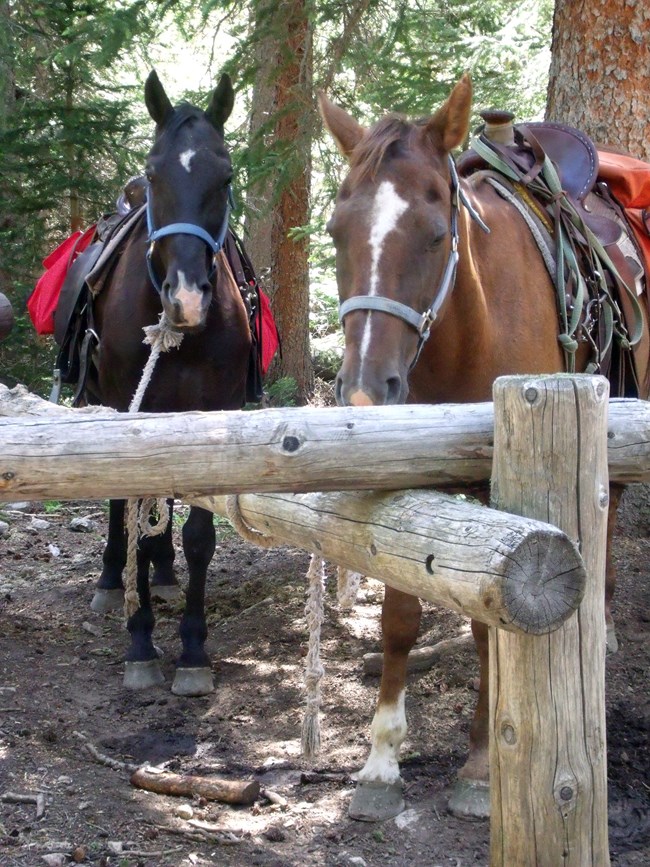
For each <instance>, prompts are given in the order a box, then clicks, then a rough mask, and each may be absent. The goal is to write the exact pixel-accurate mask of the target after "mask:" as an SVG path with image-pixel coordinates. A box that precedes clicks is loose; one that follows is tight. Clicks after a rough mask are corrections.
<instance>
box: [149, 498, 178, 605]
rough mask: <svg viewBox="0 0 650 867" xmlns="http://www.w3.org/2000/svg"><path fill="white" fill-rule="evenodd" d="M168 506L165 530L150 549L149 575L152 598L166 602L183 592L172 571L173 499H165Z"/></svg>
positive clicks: (174, 599)
mask: <svg viewBox="0 0 650 867" xmlns="http://www.w3.org/2000/svg"><path fill="white" fill-rule="evenodd" d="M167 506H168V507H169V521H168V523H167V527H166V528H165V532H164V533H162V534H161V536H160V538H159V541H158V544H157V545H156V546H155V548H154V550H153V551H152V555H151V556H152V560H151V562H152V565H153V575H152V576H151V594H152V596H153V597H154V599H164V600H165V601H166V602H175V601H176V600H177V599H179V598H180V597H181V596H182V595H183V592H182V590H181V588H180V587H179V584H178V579H177V578H176V572H175V571H174V559H175V557H176V553H175V551H174V542H173V539H172V529H173V528H172V524H173V517H174V501H173V500H167Z"/></svg>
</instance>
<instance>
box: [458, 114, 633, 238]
mask: <svg viewBox="0 0 650 867" xmlns="http://www.w3.org/2000/svg"><path fill="white" fill-rule="evenodd" d="M481 117H482V118H483V120H484V121H485V127H484V134H485V135H486V136H488V137H489V138H490V139H491V140H492V141H494V142H496V143H497V145H498V146H499V152H500V153H501V154H502V155H503V156H504V157H505V158H506V159H509V160H511V161H512V163H513V164H514V166H515V167H516V168H517V170H518V171H519V172H522V173H523V174H524V177H525V178H530V179H531V180H532V179H533V178H534V177H535V175H536V174H537V173H538V172H539V171H540V170H541V167H542V162H543V159H544V156H545V155H546V156H548V157H549V158H550V160H551V161H552V162H553V164H554V166H555V169H556V171H557V173H558V177H559V179H560V182H561V184H562V189H563V190H564V191H565V192H566V194H567V196H568V197H569V199H570V200H571V202H572V203H573V205H574V207H575V208H576V209H577V210H578V212H579V213H580V216H581V217H582V219H583V220H584V222H585V223H586V225H587V226H589V228H590V229H591V231H592V232H593V233H594V235H595V236H596V237H597V238H598V240H599V241H600V242H601V243H602V245H603V246H604V247H607V246H609V245H610V244H616V242H617V241H618V240H619V238H620V236H621V232H622V228H621V226H620V224H619V223H618V222H617V221H616V220H614V219H610V218H609V217H606V216H603V215H600V214H594V213H593V212H592V211H591V209H590V205H589V199H588V196H589V193H591V192H592V191H593V190H594V187H595V185H596V182H597V179H598V151H597V150H596V146H595V144H594V143H593V141H592V140H591V139H590V138H589V136H587V135H585V133H583V132H581V131H580V130H577V129H574V128H573V127H571V126H567V125H566V124H563V123H556V122H553V121H539V122H533V123H527V124H525V125H523V124H520V125H513V123H512V121H513V119H514V115H513V114H511V113H510V112H508V111H483V112H481ZM489 168H491V166H489V165H488V164H487V162H486V161H485V160H484V159H483V158H482V157H481V156H480V155H479V154H477V153H476V151H474V150H472V149H471V148H470V149H469V150H467V151H465V153H463V154H461V156H460V157H459V159H458V173H459V174H460V175H461V177H467V176H468V175H471V174H473V173H474V172H475V171H478V170H482V169H489ZM523 183H526V180H524V181H523Z"/></svg>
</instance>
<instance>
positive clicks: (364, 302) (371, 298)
mask: <svg viewBox="0 0 650 867" xmlns="http://www.w3.org/2000/svg"><path fill="white" fill-rule="evenodd" d="M448 159H449V174H450V175H451V218H450V225H449V232H450V234H451V249H450V251H449V256H448V257H447V264H446V265H445V270H444V272H443V275H442V279H441V280H440V284H439V286H438V291H437V292H436V294H435V296H434V299H433V301H432V302H431V304H430V305H429V307H428V308H427V309H426V310H425V311H424V313H418V311H417V310H415V309H414V308H413V307H409V306H408V305H407V304H402V302H401V301H395V300H394V299H393V298H386V297H385V296H383V295H355V296H354V297H353V298H348V299H347V300H346V301H344V302H343V303H342V304H341V305H340V306H339V322H340V323H341V324H342V323H343V320H344V318H345V317H346V316H347V314H348V313H351V312H352V311H353V310H370V311H373V310H378V311H380V312H381V313H389V314H390V315H391V316H397V318H398V319H402V320H404V322H406V323H408V325H410V326H411V327H412V328H414V329H415V330H416V331H417V333H418V345H417V349H416V351H415V357H414V359H413V361H412V362H411V366H410V368H409V369H410V370H412V369H413V368H414V367H415V365H416V364H417V361H418V359H419V357H420V353H421V352H422V347H423V346H424V344H425V343H426V341H427V340H428V339H429V335H430V333H431V327H432V326H433V323H434V322H435V321H436V319H437V318H438V313H439V312H440V309H441V307H442V306H443V304H444V303H445V301H446V299H447V296H448V295H449V293H450V292H451V290H452V289H453V288H454V283H455V282H456V270H457V268H458V258H459V254H458V241H459V234H458V212H459V210H460V205H461V204H463V205H464V206H465V208H467V211H468V212H469V214H470V216H471V217H472V219H473V220H475V222H477V223H478V224H479V226H480V227H481V228H482V229H483V231H484V232H487V233H489V231H490V230H489V228H488V227H487V226H486V225H485V223H484V222H483V220H482V219H481V218H480V216H479V215H478V213H477V212H476V210H475V209H474V208H473V207H472V205H471V203H470V202H469V200H468V199H467V197H466V196H465V193H464V192H463V190H462V189H461V186H460V181H459V178H458V172H457V170H456V163H455V162H454V159H453V157H452V156H451V154H450V155H449V158H448Z"/></svg>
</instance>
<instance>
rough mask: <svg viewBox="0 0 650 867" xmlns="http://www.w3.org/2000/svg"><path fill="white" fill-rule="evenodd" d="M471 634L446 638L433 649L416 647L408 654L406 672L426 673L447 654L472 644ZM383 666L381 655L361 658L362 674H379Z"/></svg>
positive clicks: (375, 654) (369, 654)
mask: <svg viewBox="0 0 650 867" xmlns="http://www.w3.org/2000/svg"><path fill="white" fill-rule="evenodd" d="M473 641H474V639H473V638H472V635H471V633H469V632H468V633H467V634H466V635H458V636H457V637H456V638H446V639H444V641H439V642H438V643H437V644H434V645H433V647H416V648H415V649H414V650H412V651H411V652H410V653H409V658H408V664H407V671H408V672H409V673H410V672H412V671H428V670H429V669H430V668H431V667H432V666H433V665H435V664H436V662H440V660H441V659H442V658H443V657H445V656H447V654H449V653H456V652H457V651H459V650H462V649H463V648H464V647H469V646H470V645H471V644H472V643H473ZM383 665H384V654H383V653H366V654H365V655H364V657H363V673H364V674H376V675H379V674H381V670H382V668H383Z"/></svg>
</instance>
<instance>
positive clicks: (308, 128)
mask: <svg viewBox="0 0 650 867" xmlns="http://www.w3.org/2000/svg"><path fill="white" fill-rule="evenodd" d="M306 7H307V4H306V0H279V2H277V3H276V4H274V5H273V7H272V8H271V6H270V5H269V4H262V5H261V6H260V7H259V8H258V9H257V19H256V29H259V31H260V41H259V43H258V49H257V50H258V56H257V62H258V72H257V76H256V84H255V91H254V96H253V106H252V117H251V138H252V139H253V140H255V139H256V140H257V146H258V148H259V146H260V145H262V146H263V148H264V151H266V152H268V151H272V152H273V153H275V154H276V155H277V156H276V159H277V163H276V164H275V165H274V166H272V169H273V170H272V172H269V171H268V168H269V166H268V160H267V165H266V166H264V164H263V165H262V170H261V172H260V176H261V179H260V181H259V182H258V183H257V184H256V183H253V185H252V190H251V204H252V205H253V208H254V212H253V213H254V216H252V217H251V219H250V220H249V224H248V226H247V234H248V235H249V236H250V242H249V247H250V251H251V257H252V259H253V262H254V264H255V266H256V267H257V268H258V270H267V269H268V277H267V279H266V280H265V288H266V289H267V290H268V293H269V295H270V297H271V302H272V305H273V311H274V314H275V317H276V320H277V323H278V328H279V331H280V336H281V339H282V358H281V359H276V361H275V362H274V365H273V367H272V370H271V373H270V378H271V380H275V379H278V378H280V377H284V376H289V377H292V378H293V379H294V380H295V381H296V386H297V400H298V403H305V402H306V401H307V399H308V398H309V396H310V395H311V392H312V390H313V379H314V376H313V370H312V365H311V357H310V352H309V242H308V239H307V237H306V236H303V237H298V238H291V237H289V232H290V230H291V229H295V228H297V227H300V226H305V225H306V224H307V223H308V222H309V215H310V210H309V194H310V174H311V138H312V128H313V108H312V100H311V67H312V46H311V43H312V31H311V24H310V22H309V19H308V16H307V8H306ZM270 12H272V26H271V27H270V28H269V23H268V20H269V13H270ZM262 22H264V26H262ZM271 117H272V118H273V121H272V124H271V129H272V131H271V133H270V135H269V134H268V127H269V119H270V118H271ZM254 147H255V145H254ZM260 156H263V155H262V153H260ZM265 200H266V202H267V203H268V202H271V203H272V207H268V205H266V206H265V204H264V201H265Z"/></svg>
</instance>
